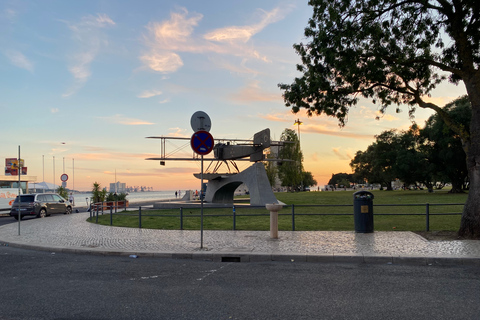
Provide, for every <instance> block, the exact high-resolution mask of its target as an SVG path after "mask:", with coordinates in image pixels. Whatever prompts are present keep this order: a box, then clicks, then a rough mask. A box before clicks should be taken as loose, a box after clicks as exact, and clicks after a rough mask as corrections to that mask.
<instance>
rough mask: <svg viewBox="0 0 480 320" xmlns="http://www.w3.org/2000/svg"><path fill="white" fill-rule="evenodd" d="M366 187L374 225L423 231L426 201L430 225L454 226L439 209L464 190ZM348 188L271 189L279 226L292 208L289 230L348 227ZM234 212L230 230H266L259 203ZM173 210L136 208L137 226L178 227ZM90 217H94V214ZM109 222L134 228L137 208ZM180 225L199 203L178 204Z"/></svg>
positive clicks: (216, 214) (103, 219)
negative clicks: (191, 205) (278, 205)
mask: <svg viewBox="0 0 480 320" xmlns="http://www.w3.org/2000/svg"><path fill="white" fill-rule="evenodd" d="M371 192H372V194H373V195H374V199H373V205H374V207H373V212H374V229H375V230H376V231H392V230H398V231H424V230H425V228H426V222H425V220H426V219H425V211H426V204H427V203H428V204H429V212H430V230H438V231H440V230H441V231H443V230H445V231H456V230H458V228H459V226H460V215H440V214H446V213H461V212H462V209H463V203H465V201H466V198H467V194H466V193H465V194H449V193H448V192H447V191H435V192H434V193H428V192H427V191H403V190H402V191H400V190H399V191H380V190H374V191H371ZM353 193H354V192H353V191H335V192H329V191H326V192H301V193H285V192H284V193H276V194H275V195H276V197H277V199H278V200H280V201H282V202H284V203H286V204H287V207H285V208H283V209H282V210H281V211H280V216H279V230H284V231H287V230H292V210H293V211H294V212H295V216H294V219H295V230H297V231H306V230H323V231H348V230H354V217H353ZM446 204H457V205H446ZM292 205H293V206H292ZM387 205H388V206H387ZM235 214H236V219H235V229H236V230H269V224H270V220H269V213H268V211H267V210H266V209H265V208H263V207H262V208H251V207H236V208H235ZM318 214H323V215H318ZM399 214H402V215H399ZM403 214H404V215H403ZM179 215H180V209H161V210H146V209H142V217H141V223H142V228H149V229H173V230H175V229H177V230H178V229H180V223H181V222H180V217H179ZM233 220H234V219H233V208H206V207H205V208H204V219H203V225H204V229H207V230H232V229H233ZM92 222H95V219H93V221H92ZM98 223H99V224H103V225H110V214H109V213H105V214H104V215H100V216H99V217H98ZM112 225H113V226H119V227H120V226H121V227H132V228H138V227H139V216H138V211H134V212H131V211H129V212H123V213H121V214H114V215H113V216H112ZM183 229H185V230H199V229H200V208H198V209H196V208H195V209H191V208H189V209H183Z"/></svg>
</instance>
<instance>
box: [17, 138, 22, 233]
mask: <svg viewBox="0 0 480 320" xmlns="http://www.w3.org/2000/svg"><path fill="white" fill-rule="evenodd" d="M21 170H22V168H21V166H20V146H18V235H20V220H22V216H21V215H20V193H21V192H22V187H21V186H20V173H21Z"/></svg>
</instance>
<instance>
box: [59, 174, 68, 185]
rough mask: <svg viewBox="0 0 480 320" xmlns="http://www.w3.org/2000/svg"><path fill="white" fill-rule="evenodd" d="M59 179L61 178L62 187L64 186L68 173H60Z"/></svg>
mask: <svg viewBox="0 0 480 320" xmlns="http://www.w3.org/2000/svg"><path fill="white" fill-rule="evenodd" d="M60 180H62V187H64V188H66V187H67V180H68V175H67V174H66V173H64V174H62V175H61V176H60Z"/></svg>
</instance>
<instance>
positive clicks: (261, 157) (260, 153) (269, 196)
mask: <svg viewBox="0 0 480 320" xmlns="http://www.w3.org/2000/svg"><path fill="white" fill-rule="evenodd" d="M147 138H148V139H160V147H161V151H160V157H155V158H147V159H146V160H156V161H160V165H165V161H168V160H173V161H198V160H200V157H199V156H198V155H197V154H195V153H193V155H192V157H180V158H175V157H171V156H170V154H167V153H166V141H167V140H169V139H173V140H190V138H183V137H182V138H181V137H147ZM215 140H216V141H217V142H218V143H217V144H215V145H214V147H213V155H214V157H213V158H211V157H209V158H204V160H210V161H211V163H210V165H209V166H208V167H207V170H206V173H203V178H204V179H207V180H208V188H207V192H206V195H205V200H206V201H207V202H216V203H233V196H234V192H235V189H236V188H237V187H238V186H240V185H241V184H242V183H245V184H246V185H247V187H248V189H249V194H250V204H251V205H265V204H267V203H278V200H277V199H276V198H275V195H274V194H273V192H272V188H271V186H270V183H269V181H268V177H267V174H266V171H265V167H264V165H263V164H262V163H259V162H260V161H292V160H289V159H272V158H266V157H265V154H264V150H265V149H267V148H270V147H273V146H276V147H279V148H281V147H282V146H283V145H285V144H286V143H293V142H289V141H271V139H270V129H268V128H267V129H264V130H262V131H259V132H257V133H256V134H255V135H254V137H253V140H243V139H215ZM176 151H178V150H176ZM235 161H250V162H254V164H253V165H252V166H251V167H249V168H248V169H246V170H244V171H242V172H240V170H239V169H238V167H237V165H236V163H235ZM213 163H216V164H215V165H214V166H213V169H212V170H211V172H208V171H209V169H210V167H211V166H212V164H213ZM222 164H226V166H227V168H228V171H229V172H228V173H219V172H218V170H219V169H220V167H221V165H222ZM229 164H231V166H232V167H233V168H234V169H235V172H232V170H231V169H230V165H229ZM194 176H195V177H197V178H200V176H201V175H200V174H199V173H195V174H194Z"/></svg>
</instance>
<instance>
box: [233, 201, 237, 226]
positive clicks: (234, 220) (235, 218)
mask: <svg viewBox="0 0 480 320" xmlns="http://www.w3.org/2000/svg"><path fill="white" fill-rule="evenodd" d="M236 228H237V214H236V212H235V205H233V230H235V229H236Z"/></svg>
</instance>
